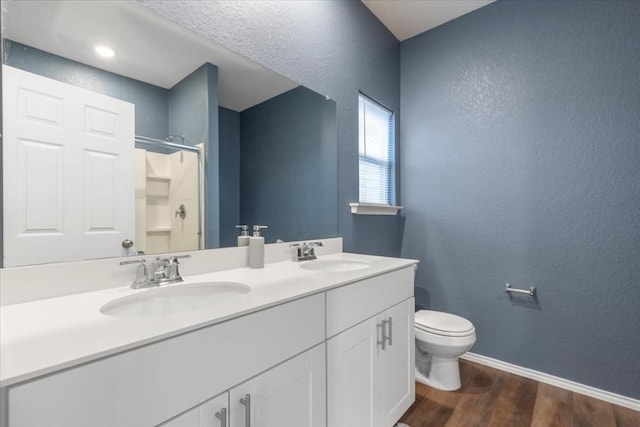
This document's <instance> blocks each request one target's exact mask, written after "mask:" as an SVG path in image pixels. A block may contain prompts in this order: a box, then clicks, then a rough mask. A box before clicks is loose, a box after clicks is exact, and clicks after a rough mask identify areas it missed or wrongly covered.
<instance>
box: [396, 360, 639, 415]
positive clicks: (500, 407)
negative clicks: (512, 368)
mask: <svg viewBox="0 0 640 427" xmlns="http://www.w3.org/2000/svg"><path fill="white" fill-rule="evenodd" d="M460 376H461V379H462V388H461V389H460V390H457V391H453V392H450V391H449V392H447V391H440V390H436V389H433V388H431V387H427V386H425V385H422V384H420V383H416V401H415V403H414V404H413V405H412V406H411V408H409V410H408V411H407V412H406V413H405V414H404V416H403V417H402V419H401V420H400V422H401V423H404V424H407V425H408V426H410V427H445V426H446V427H458V426H461V427H474V426H477V427H486V426H495V427H502V426H505V427H519V426H523V427H524V426H526V427H529V426H535V427H553V426H557V427H573V426H575V427H591V426H592V427H640V412H637V411H632V410H631V409H627V408H624V407H622V406H617V405H613V404H611V403H607V402H603V401H601V400H598V399H594V398H591V397H587V396H584V395H581V394H577V393H573V392H571V391H568V390H564V389H561V388H558V387H554V386H550V385H548V384H543V383H539V382H537V381H534V380H530V379H528V378H524V377H520V376H518V375H514V374H510V373H508V372H504V371H500V370H497V369H493V368H490V367H488V366H483V365H479V364H477V363H472V362H468V361H465V360H460Z"/></svg>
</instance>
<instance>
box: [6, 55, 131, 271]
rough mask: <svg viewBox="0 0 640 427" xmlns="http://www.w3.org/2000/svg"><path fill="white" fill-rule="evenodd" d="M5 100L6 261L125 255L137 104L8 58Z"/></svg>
mask: <svg viewBox="0 0 640 427" xmlns="http://www.w3.org/2000/svg"><path fill="white" fill-rule="evenodd" d="M3 103H4V104H3V112H4V132H5V135H4V144H3V156H4V188H3V194H4V209H5V215H4V220H5V223H4V248H5V249H4V266H5V267H9V266H16V265H26V264H38V263H44V262H52V261H56V262H60V261H72V260H78V259H88V258H102V257H113V256H120V255H121V253H122V241H123V240H125V239H132V238H133V237H134V224H135V219H134V218H135V214H134V193H133V182H134V173H133V170H134V169H133V167H134V144H133V141H134V124H135V112H134V106H133V105H132V104H130V103H127V102H124V101H121V100H118V99H114V98H111V97H108V96H104V95H101V94H97V93H94V92H91V91H88V90H85V89H81V88H78V87H75V86H71V85H68V84H65V83H61V82H58V81H55V80H52V79H48V78H45V77H41V76H38V75H35V74H32V73H28V72H25V71H22V70H18V69H15V68H12V67H8V66H3ZM7 211H11V213H10V214H7V213H8V212H7Z"/></svg>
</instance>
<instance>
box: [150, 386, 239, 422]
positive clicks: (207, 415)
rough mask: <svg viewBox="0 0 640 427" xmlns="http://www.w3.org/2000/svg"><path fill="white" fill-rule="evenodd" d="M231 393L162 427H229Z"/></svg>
mask: <svg viewBox="0 0 640 427" xmlns="http://www.w3.org/2000/svg"><path fill="white" fill-rule="evenodd" d="M228 413H229V393H226V392H225V393H222V394H220V395H218V396H217V397H214V398H213V399H211V400H207V401H206V402H204V403H203V404H201V405H198V406H196V407H195V408H193V409H190V410H188V411H187V412H184V413H182V414H180V415H178V416H177V417H175V418H172V419H171V420H169V421H167V422H165V423H162V424H160V426H161V427H217V426H220V427H227V426H228V425H229V414H228Z"/></svg>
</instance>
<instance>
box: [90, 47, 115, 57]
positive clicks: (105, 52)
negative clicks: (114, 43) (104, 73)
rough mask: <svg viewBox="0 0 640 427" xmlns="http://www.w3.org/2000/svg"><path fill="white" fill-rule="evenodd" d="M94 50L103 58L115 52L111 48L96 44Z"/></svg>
mask: <svg viewBox="0 0 640 427" xmlns="http://www.w3.org/2000/svg"><path fill="white" fill-rule="evenodd" d="M95 51H96V53H97V54H98V55H100V56H102V57H103V58H112V57H113V56H114V55H115V54H116V53H115V52H114V51H113V49H111V48H109V47H106V46H96V47H95Z"/></svg>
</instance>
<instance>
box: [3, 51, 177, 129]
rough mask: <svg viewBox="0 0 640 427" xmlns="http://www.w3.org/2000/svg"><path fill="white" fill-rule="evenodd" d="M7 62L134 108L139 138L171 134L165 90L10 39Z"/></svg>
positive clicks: (6, 53) (6, 54)
mask: <svg viewBox="0 0 640 427" xmlns="http://www.w3.org/2000/svg"><path fill="white" fill-rule="evenodd" d="M4 58H5V62H4V63H5V64H6V65H10V66H12V67H15V68H20V69H22V70H25V71H29V72H31V73H34V74H39V75H41V76H44V77H48V78H50V79H54V80H58V81H61V82H63V83H68V84H72V85H74V86H78V87H81V88H84V89H87V90H91V91H93V92H97V93H101V94H103V95H108V96H112V97H114V98H118V99H122V100H123V101H127V102H130V103H132V104H134V105H135V106H136V129H135V131H136V135H143V136H148V137H151V138H160V139H164V138H166V137H167V135H168V134H169V128H168V122H169V116H168V114H169V108H168V107H169V96H168V92H167V90H166V89H164V88H161V87H158V86H153V85H150V84H148V83H144V82H141V81H139V80H134V79H130V78H128V77H124V76H121V75H118V74H114V73H110V72H108V71H104V70H101V69H99V68H94V67H91V66H89V65H85V64H81V63H79V62H76V61H72V60H69V59H66V58H63V57H61V56H57V55H53V54H50V53H48V52H44V51H42V50H38V49H35V48H33V47H30V46H25V45H23V44H20V43H17V42H13V41H10V40H6V39H5V57H4Z"/></svg>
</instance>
